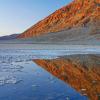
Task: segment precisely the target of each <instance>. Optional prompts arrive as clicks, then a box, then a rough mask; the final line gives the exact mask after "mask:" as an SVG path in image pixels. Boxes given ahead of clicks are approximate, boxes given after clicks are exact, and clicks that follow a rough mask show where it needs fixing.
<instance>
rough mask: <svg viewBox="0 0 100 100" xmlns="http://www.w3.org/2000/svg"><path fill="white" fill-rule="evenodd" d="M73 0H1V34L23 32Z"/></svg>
mask: <svg viewBox="0 0 100 100" xmlns="http://www.w3.org/2000/svg"><path fill="white" fill-rule="evenodd" d="M71 1H72V0H63V1H62V0H59V1H56V0H54V1H49V0H37V1H36V0H9V1H8V0H0V22H1V23H0V36H5V35H10V34H15V33H22V32H23V31H25V30H26V29H27V28H29V27H30V26H32V25H34V24H35V23H37V22H38V21H39V20H41V19H43V18H45V17H46V16H48V15H49V14H51V13H53V12H54V11H55V10H57V9H59V8H61V7H62V6H64V5H66V4H68V3H69V2H71Z"/></svg>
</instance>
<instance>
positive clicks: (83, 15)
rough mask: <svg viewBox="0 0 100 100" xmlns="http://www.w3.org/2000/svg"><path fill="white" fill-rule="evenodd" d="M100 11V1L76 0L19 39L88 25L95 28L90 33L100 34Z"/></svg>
mask: <svg viewBox="0 0 100 100" xmlns="http://www.w3.org/2000/svg"><path fill="white" fill-rule="evenodd" d="M99 11H100V0H74V1H73V2H72V3H70V4H69V5H67V6H64V7H63V8H61V9H59V10H57V11H55V12H54V13H53V14H51V15H50V16H48V17H47V18H45V19H44V20H41V21H40V22H38V23H37V24H35V25H34V26H32V27H31V28H29V29H28V30H26V31H25V32H24V33H22V34H21V35H19V36H18V38H29V37H34V36H39V35H42V34H45V33H50V32H58V31H61V30H66V29H70V28H72V27H78V26H86V25H88V24H89V25H93V27H94V28H93V31H92V30H91V32H90V33H91V34H95V33H96V34H97V33H99V32H98V31H96V30H98V29H99V28H100V27H99V26H100V12H99ZM92 32H93V33H92Z"/></svg>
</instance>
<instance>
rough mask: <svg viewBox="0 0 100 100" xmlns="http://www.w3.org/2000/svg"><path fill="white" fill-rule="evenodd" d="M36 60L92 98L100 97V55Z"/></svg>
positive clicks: (91, 99)
mask: <svg viewBox="0 0 100 100" xmlns="http://www.w3.org/2000/svg"><path fill="white" fill-rule="evenodd" d="M34 62H35V63H36V64H38V65H39V66H41V67H43V68H44V69H45V70H47V71H48V72H50V73H51V74H53V75H54V76H56V77H58V78H59V79H61V80H63V81H64V82H66V83H68V84H69V85H71V86H72V87H73V88H75V89H76V90H77V91H78V92H80V93H81V94H82V95H86V96H88V97H89V98H90V100H99V99H100V55H98V56H97V55H74V56H65V57H61V58H57V59H52V60H44V59H42V60H41V59H37V60H34Z"/></svg>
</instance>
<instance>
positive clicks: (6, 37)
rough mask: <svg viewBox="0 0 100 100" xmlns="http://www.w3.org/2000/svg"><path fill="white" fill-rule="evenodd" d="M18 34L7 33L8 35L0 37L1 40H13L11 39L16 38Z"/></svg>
mask: <svg viewBox="0 0 100 100" xmlns="http://www.w3.org/2000/svg"><path fill="white" fill-rule="evenodd" d="M17 36H18V34H12V35H7V36H2V37H0V40H11V39H16V37H17Z"/></svg>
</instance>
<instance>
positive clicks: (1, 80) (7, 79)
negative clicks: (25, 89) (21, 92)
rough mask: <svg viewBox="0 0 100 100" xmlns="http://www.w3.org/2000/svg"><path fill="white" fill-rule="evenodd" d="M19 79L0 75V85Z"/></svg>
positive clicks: (15, 81) (14, 82) (15, 82)
mask: <svg viewBox="0 0 100 100" xmlns="http://www.w3.org/2000/svg"><path fill="white" fill-rule="evenodd" d="M18 82H20V80H17V79H16V77H14V76H2V77H0V86H1V85H5V84H17V83H18Z"/></svg>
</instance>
